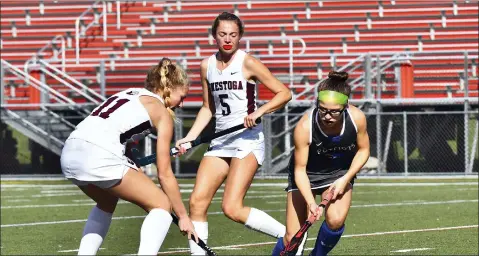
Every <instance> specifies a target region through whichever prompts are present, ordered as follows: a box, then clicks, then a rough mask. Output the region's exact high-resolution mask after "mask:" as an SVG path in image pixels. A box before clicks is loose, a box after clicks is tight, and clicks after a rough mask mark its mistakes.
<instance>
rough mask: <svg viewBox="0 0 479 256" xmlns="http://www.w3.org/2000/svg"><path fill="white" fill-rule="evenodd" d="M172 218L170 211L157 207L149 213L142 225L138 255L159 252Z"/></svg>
mask: <svg viewBox="0 0 479 256" xmlns="http://www.w3.org/2000/svg"><path fill="white" fill-rule="evenodd" d="M172 220H173V218H172V217H171V215H170V213H169V212H167V211H165V210H163V209H160V208H155V209H153V210H151V211H150V213H148V215H147V216H146V217H145V220H144V221H143V224H142V225H141V231H140V248H139V249H138V255H157V254H158V251H159V250H160V247H161V244H162V243H163V241H164V240H165V237H166V234H168V229H170V225H171V221H172Z"/></svg>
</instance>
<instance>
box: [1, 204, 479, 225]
mask: <svg viewBox="0 0 479 256" xmlns="http://www.w3.org/2000/svg"><path fill="white" fill-rule="evenodd" d="M478 201H479V200H477V199H476V200H451V201H430V202H418V203H391V204H365V205H352V206H351V207H353V208H368V207H388V206H405V205H425V204H428V205H432V204H452V203H477V202H478ZM122 202H124V203H128V202H125V201H122ZM118 203H121V202H118ZM74 205H75V206H78V205H94V203H89V204H74ZM263 211H265V212H284V211H285V209H280V210H263ZM219 214H223V212H222V211H220V212H208V215H219ZM144 217H145V215H139V216H124V217H113V218H112V219H113V220H122V219H137V218H144ZM85 221H86V219H78V220H64V221H49V222H31V223H18V224H3V225H1V226H0V227H1V228H7V227H21V226H37V225H50V224H64V223H74V222H85Z"/></svg>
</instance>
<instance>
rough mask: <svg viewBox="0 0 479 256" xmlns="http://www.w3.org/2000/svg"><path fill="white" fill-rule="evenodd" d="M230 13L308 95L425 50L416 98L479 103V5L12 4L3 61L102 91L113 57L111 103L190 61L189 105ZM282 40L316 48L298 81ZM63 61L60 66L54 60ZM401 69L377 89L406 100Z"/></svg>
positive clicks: (279, 71)
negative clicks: (335, 74) (216, 32)
mask: <svg viewBox="0 0 479 256" xmlns="http://www.w3.org/2000/svg"><path fill="white" fill-rule="evenodd" d="M104 8H105V11H104V10H103V9H104ZM223 11H230V12H234V13H237V14H238V15H239V16H240V18H241V19H242V20H243V21H244V23H245V26H246V32H245V35H244V39H243V40H242V42H243V46H244V48H246V42H248V43H249V47H248V48H249V51H250V53H251V54H253V55H255V56H260V58H261V60H262V61H263V62H264V63H265V64H266V65H267V66H268V67H269V68H270V70H271V71H272V72H273V74H274V75H276V76H277V77H279V78H280V79H281V80H282V81H283V82H284V83H285V84H287V85H288V86H290V87H291V88H292V89H293V91H294V92H295V93H297V94H298V95H301V92H302V91H304V90H305V88H309V87H312V85H314V84H315V83H317V82H318V81H319V80H320V79H322V78H324V77H325V76H326V75H327V73H328V72H329V71H330V70H331V69H335V68H338V67H341V66H343V65H346V64H347V63H349V62H350V61H352V60H354V59H355V58H356V57H358V56H359V55H360V54H366V53H376V52H381V53H382V55H383V56H386V57H387V56H389V57H391V56H392V55H393V54H394V53H396V52H405V53H406V52H415V54H413V56H411V57H410V58H409V61H410V63H411V64H412V66H413V74H414V82H413V93H412V97H416V98H451V97H463V96H464V94H465V92H466V90H468V93H469V96H471V97H477V96H478V80H477V77H478V74H479V73H478V68H477V59H478V39H479V38H478V33H477V31H478V23H477V16H478V14H479V13H478V6H477V1H453V0H451V1H437V2H432V1H420V2H415V1H348V2H325V1H275V2H271V1H235V2H218V3H215V4H211V2H204V3H191V2H187V1H164V2H161V3H159V2H150V1H136V2H135V1H133V2H131V1H128V2H116V1H114V2H105V3H103V2H101V1H97V3H96V4H94V5H92V2H91V1H74V2H73V1H71V2H70V1H63V2H62V1H59V2H58V3H54V2H53V1H43V2H41V4H40V2H39V1H22V2H18V1H16V2H13V1H2V2H1V17H2V19H1V37H2V42H1V51H2V53H1V58H2V59H4V60H7V61H8V62H10V63H11V64H13V65H15V66H17V67H19V68H20V69H22V70H23V68H24V64H25V62H26V61H27V60H29V59H31V58H32V56H34V55H36V54H38V57H40V58H42V59H44V60H49V61H48V62H49V63H51V64H52V65H53V66H55V67H57V68H59V69H62V68H64V70H65V72H66V73H68V74H69V75H70V76H71V77H73V78H75V79H77V80H78V81H80V82H82V83H84V84H85V85H87V86H88V87H90V88H92V89H94V90H95V91H97V92H100V79H99V78H98V77H99V72H100V61H101V60H104V61H105V79H106V95H107V96H108V95H111V94H113V93H115V92H117V91H119V90H122V89H124V88H127V87H138V86H143V81H144V78H145V71H146V70H147V68H149V67H150V66H151V65H154V64H156V63H157V61H158V60H159V59H160V58H161V57H163V56H169V57H177V58H178V59H180V61H183V62H184V63H186V64H187V68H188V71H189V74H190V77H191V79H192V81H193V85H192V88H191V97H189V98H188V99H187V101H189V102H198V101H200V100H201V97H200V92H201V88H200V84H199V73H200V72H199V63H200V60H201V59H202V58H204V57H207V56H209V55H210V54H212V53H214V52H215V51H216V48H215V45H214V44H213V40H212V38H211V36H209V29H210V27H211V24H212V22H213V19H214V18H215V17H216V16H217V15H218V14H219V13H221V12H223ZM103 13H106V16H102V14H103ZM82 14H84V15H83V16H81V15H82ZM118 14H120V16H118ZM80 16H81V19H80V20H81V22H80V23H79V31H81V27H82V26H83V25H84V26H88V25H89V24H91V23H92V22H94V21H95V20H97V23H94V25H93V26H91V27H90V28H88V29H87V30H86V32H85V34H84V35H82V36H81V37H80V40H79V49H78V50H79V53H80V55H79V57H80V58H79V59H77V52H76V50H77V47H76V44H75V36H76V29H75V22H76V20H77V19H78V17H80ZM103 24H106V27H105V26H103ZM105 32H106V37H104V33H105ZM280 36H288V37H297V38H301V40H303V41H304V42H305V44H306V48H305V49H304V53H302V54H298V53H300V52H301V51H302V45H301V41H300V40H292V42H293V49H292V51H293V53H295V55H294V58H293V72H294V73H293V74H294V79H292V80H290V75H289V74H290V58H289V57H288V54H289V52H290V50H291V49H290V48H289V42H288V40H281V38H279V37H280ZM54 37H57V38H56V39H55V40H54V41H53V42H51V40H52V39H53V38H54ZM259 37H268V38H267V39H263V40H261V39H259ZM273 37H278V39H276V40H272V39H271V38H273ZM61 38H63V39H64V43H65V65H62V61H61V58H62V57H61V40H60V39H61ZM46 45H47V47H46V48H45V50H43V51H42V52H40V53H38V51H39V50H40V49H41V48H42V47H44V46H46ZM463 51H468V54H469V55H468V68H469V69H468V74H467V77H468V81H469V83H468V84H469V86H468V88H464V76H465V74H464V56H463V54H461V52H463ZM420 52H424V54H422V53H420ZM53 56H56V59H54V60H51V58H52V57H53ZM372 61H375V60H374V59H373V60H372ZM358 65H359V64H358ZM395 68H397V67H396V66H391V67H389V68H388V69H386V70H385V71H384V72H383V74H382V75H381V78H382V80H381V81H380V84H381V86H380V88H377V87H376V89H375V90H378V89H379V90H382V97H384V98H395V97H397V96H398V95H400V93H399V92H398V74H397V71H396V70H395ZM346 71H348V70H347V69H346ZM362 73H363V68H362V67H358V68H357V69H356V70H355V71H354V72H352V73H351V74H350V77H351V81H354V80H355V79H359V80H360V79H361V76H362ZM5 78H6V80H7V81H8V84H9V86H7V89H6V90H5V93H4V94H5V96H7V97H6V99H7V103H21V102H28V101H29V97H30V95H29V94H30V91H29V87H28V86H26V85H25V84H24V81H22V80H20V79H18V78H17V77H15V76H13V75H11V74H6V76H5ZM46 83H47V84H48V85H50V86H51V87H52V88H54V89H55V90H58V91H60V92H61V93H63V94H65V95H67V96H69V97H72V98H74V99H75V100H76V101H77V102H84V101H85V99H84V97H81V95H78V94H77V93H75V92H73V91H72V90H71V89H70V88H68V87H65V86H64V85H62V84H61V83H60V82H59V81H58V79H54V78H53V77H51V76H47V77H46ZM373 85H374V86H376V82H373ZM259 95H260V99H269V98H271V96H272V95H271V94H270V93H268V91H267V90H265V88H264V86H260V90H259ZM353 96H354V98H362V97H364V87H362V86H358V87H356V88H355V91H354V95H353ZM298 99H301V97H299V98H298Z"/></svg>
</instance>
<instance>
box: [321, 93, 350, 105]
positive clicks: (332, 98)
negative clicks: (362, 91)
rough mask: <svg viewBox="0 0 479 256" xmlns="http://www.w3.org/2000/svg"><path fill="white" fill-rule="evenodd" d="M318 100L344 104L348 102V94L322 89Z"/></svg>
mask: <svg viewBox="0 0 479 256" xmlns="http://www.w3.org/2000/svg"><path fill="white" fill-rule="evenodd" d="M318 100H320V101H322V102H325V103H334V104H341V105H344V104H346V103H348V96H346V95H344V94H342V93H340V92H335V91H320V92H319V95H318Z"/></svg>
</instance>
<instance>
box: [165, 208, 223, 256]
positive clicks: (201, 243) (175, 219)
mask: <svg viewBox="0 0 479 256" xmlns="http://www.w3.org/2000/svg"><path fill="white" fill-rule="evenodd" d="M171 217H172V218H173V222H174V223H175V224H176V225H177V226H179V225H178V217H176V215H174V214H173V213H172V214H171ZM191 239H192V240H193V241H195V239H194V235H193V234H192V235H191ZM195 243H196V241H195ZM196 244H197V245H198V246H199V247H201V249H203V250H205V252H206V254H208V256H216V253H215V252H214V251H213V250H212V249H211V248H210V247H208V245H206V243H205V242H204V241H203V240H201V238H199V237H198V243H196Z"/></svg>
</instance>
